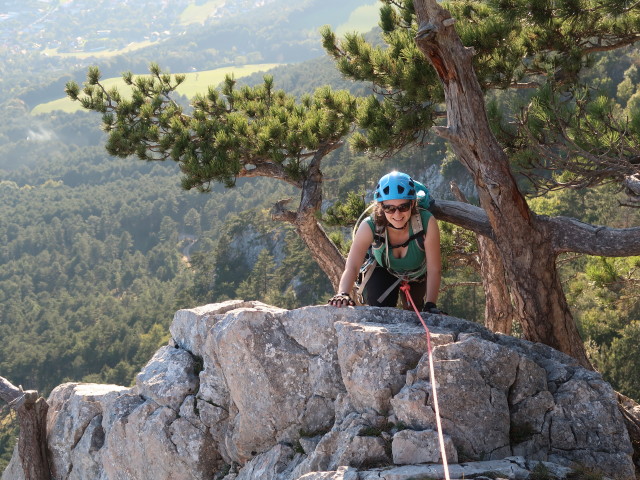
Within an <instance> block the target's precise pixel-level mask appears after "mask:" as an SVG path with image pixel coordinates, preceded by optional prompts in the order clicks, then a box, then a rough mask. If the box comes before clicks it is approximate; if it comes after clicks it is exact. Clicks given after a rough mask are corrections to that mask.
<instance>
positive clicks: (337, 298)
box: [327, 292, 356, 308]
mask: <svg viewBox="0 0 640 480" xmlns="http://www.w3.org/2000/svg"><path fill="white" fill-rule="evenodd" d="M327 304H329V305H331V306H333V307H338V308H340V307H355V306H356V302H354V301H353V300H352V299H351V295H349V294H348V293H346V292H342V293H336V294H335V295H334V296H333V297H331V299H330V300H329V301H328V302H327Z"/></svg>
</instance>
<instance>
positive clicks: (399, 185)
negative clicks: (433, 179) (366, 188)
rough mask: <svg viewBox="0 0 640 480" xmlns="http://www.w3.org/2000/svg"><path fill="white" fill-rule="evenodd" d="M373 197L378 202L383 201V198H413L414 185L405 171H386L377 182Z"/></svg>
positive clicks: (414, 193)
mask: <svg viewBox="0 0 640 480" xmlns="http://www.w3.org/2000/svg"><path fill="white" fill-rule="evenodd" d="M374 198H375V200H376V201H378V202H384V201H385V200H415V199H416V185H415V183H414V182H413V179H412V178H411V177H410V176H409V175H407V174H406V173H402V172H391V173H387V174H386V175H385V176H384V177H382V178H381V179H380V181H379V182H378V185H377V186H376V193H375V195H374Z"/></svg>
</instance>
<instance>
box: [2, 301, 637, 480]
mask: <svg viewBox="0 0 640 480" xmlns="http://www.w3.org/2000/svg"><path fill="white" fill-rule="evenodd" d="M414 316H415V315H414V314H413V313H411V312H404V311H401V310H397V309H388V308H373V307H357V308H340V309H337V308H333V307H328V306H317V307H306V308H301V309H297V310H292V311H287V310H282V309H279V308H275V307H270V306H268V305H264V304H262V303H259V302H244V301H229V302H224V303H222V304H211V305H206V306H203V307H198V308H195V309H190V310H181V311H179V312H178V313H176V316H175V318H174V322H173V324H172V326H171V334H172V336H173V338H172V340H171V341H170V344H169V346H165V347H162V348H161V349H159V350H158V352H157V353H156V354H155V355H154V356H153V358H152V359H151V360H150V361H149V363H148V364H147V365H146V366H145V367H144V369H143V370H142V371H141V372H140V374H139V375H138V377H137V379H136V387H134V388H131V389H130V388H125V387H118V386H114V385H92V384H64V385H61V386H59V387H57V388H56V389H55V390H54V391H53V392H52V393H51V395H50V397H49V400H48V401H49V405H50V409H49V414H48V418H47V423H48V443H49V449H50V452H51V465H52V470H53V478H55V480H76V479H78V480H79V479H88V478H91V479H96V480H121V479H122V480H125V479H136V480H165V479H166V480H169V479H171V480H182V479H184V480H186V479H189V480H197V479H202V480H204V479H216V480H218V479H220V478H222V477H224V479H225V480H263V479H265V480H297V479H304V480H321V479H322V480H324V479H327V480H329V479H331V480H371V479H374V478H375V479H377V480H379V479H386V480H408V479H409V478H426V477H434V478H442V476H443V472H442V468H443V467H442V465H439V464H438V462H439V460H440V458H439V457H440V455H439V449H438V448H434V446H435V445H436V444H437V442H436V441H434V438H435V437H436V434H435V431H436V417H435V413H434V398H433V392H432V386H433V385H435V386H436V387H437V393H438V404H439V407H440V414H441V418H442V426H443V430H444V434H445V438H446V439H447V440H446V442H447V445H448V447H447V448H448V451H447V458H448V460H449V466H450V470H451V478H477V477H482V476H485V477H491V476H492V475H493V477H492V478H496V476H497V477H500V478H507V479H511V480H514V479H525V478H528V477H529V476H530V475H531V472H532V471H533V470H534V469H536V468H544V469H547V470H548V471H550V472H551V473H552V474H553V475H555V476H556V477H557V478H565V477H566V475H567V474H568V472H569V471H570V468H571V467H572V466H573V465H576V464H579V465H582V466H584V467H587V468H592V469H599V470H600V471H601V472H602V473H604V474H605V476H607V477H609V478H614V479H616V480H631V479H634V478H635V476H634V470H633V463H632V458H631V455H632V449H631V444H630V441H629V437H628V435H627V432H626V430H625V427H624V422H623V419H622V416H621V414H620V412H619V410H618V407H617V401H616V397H615V393H614V392H613V390H612V389H611V387H610V386H609V385H608V384H607V383H605V382H604V381H602V378H601V377H600V376H599V374H597V373H595V372H590V371H586V370H584V369H583V368H581V367H580V366H579V365H578V364H577V362H576V361H575V360H573V359H572V358H570V357H567V356H566V355H564V354H562V353H559V352H557V351H555V350H553V349H552V348H550V347H547V346H544V345H538V344H534V343H531V342H526V341H523V340H518V339H515V338H512V337H508V336H505V335H500V334H493V333H491V332H489V331H487V330H486V329H484V328H483V327H481V326H480V325H477V324H474V323H471V322H466V321H464V320H460V319H456V318H453V317H449V316H445V315H429V316H428V317H427V318H426V321H427V323H428V326H429V330H430V331H431V340H432V344H433V368H434V371H435V378H431V375H430V369H429V366H430V365H429V362H430V360H429V356H428V355H427V353H426V337H425V332H424V330H423V329H422V327H421V326H418V325H416V322H415V318H414ZM16 457H17V453H14V457H13V459H12V461H11V463H10V465H9V467H8V468H7V469H6V470H5V472H4V473H3V476H2V480H22V476H21V472H20V469H19V460H17V459H16ZM456 458H457V460H456ZM423 462H426V463H423ZM456 462H464V463H456ZM540 462H543V463H540ZM405 463H406V465H397V464H405ZM539 465H542V466H539Z"/></svg>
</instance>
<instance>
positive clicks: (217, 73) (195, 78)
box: [31, 63, 280, 115]
mask: <svg viewBox="0 0 640 480" xmlns="http://www.w3.org/2000/svg"><path fill="white" fill-rule="evenodd" d="M279 65H280V64H278V63H259V64H255V65H244V66H241V67H225V68H217V69H215V70H207V71H204V72H192V73H187V74H185V75H186V78H185V80H184V82H183V83H182V85H180V86H179V87H178V89H177V91H178V93H179V94H181V95H185V96H186V97H188V98H192V97H194V96H195V94H196V93H206V91H207V87H208V86H209V85H219V84H220V83H221V82H222V81H223V80H224V77H225V76H226V75H229V74H233V76H234V77H235V78H241V77H246V76H247V75H251V74H252V73H256V72H266V71H267V70H270V69H272V68H274V67H277V66H279ZM102 84H103V85H104V86H105V88H106V89H107V90H109V89H110V88H112V87H118V89H119V90H120V92H121V93H123V94H125V95H126V94H127V91H130V89H129V87H128V86H126V85H125V84H124V81H123V80H122V78H120V77H115V78H107V79H104V80H103V81H102ZM81 109H82V107H81V106H80V103H79V102H72V101H71V100H70V99H68V98H66V97H63V98H60V99H58V100H53V101H51V102H47V103H41V104H40V105H37V106H36V107H34V108H33V110H31V113H32V114H33V115H40V114H46V113H51V112H53V111H55V110H61V111H63V112H66V113H73V112H77V111H78V110H81Z"/></svg>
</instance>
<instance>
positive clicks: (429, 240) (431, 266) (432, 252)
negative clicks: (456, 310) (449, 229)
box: [424, 216, 442, 303]
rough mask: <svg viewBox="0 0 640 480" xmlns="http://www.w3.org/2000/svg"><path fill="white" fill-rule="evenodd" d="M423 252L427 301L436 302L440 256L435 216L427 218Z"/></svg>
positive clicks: (440, 263)
mask: <svg viewBox="0 0 640 480" xmlns="http://www.w3.org/2000/svg"><path fill="white" fill-rule="evenodd" d="M424 252H425V256H426V259H427V299H426V301H427V302H432V303H438V294H439V293H440V278H441V271H442V259H441V257H440V229H439V228H438V221H437V220H436V219H435V217H433V216H431V218H429V224H428V227H427V234H426V235H425V237H424Z"/></svg>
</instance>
